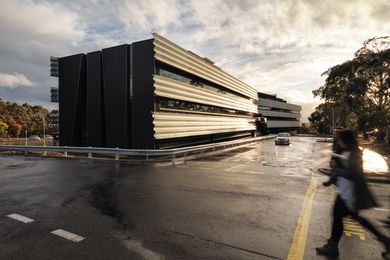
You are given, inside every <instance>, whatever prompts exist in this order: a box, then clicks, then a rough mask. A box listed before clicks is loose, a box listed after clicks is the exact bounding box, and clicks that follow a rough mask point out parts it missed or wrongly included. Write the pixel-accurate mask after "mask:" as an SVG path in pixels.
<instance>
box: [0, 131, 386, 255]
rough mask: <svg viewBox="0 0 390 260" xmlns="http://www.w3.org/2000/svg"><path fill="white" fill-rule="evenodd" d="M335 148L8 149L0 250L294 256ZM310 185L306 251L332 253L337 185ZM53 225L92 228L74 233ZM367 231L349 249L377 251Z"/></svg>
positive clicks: (0, 175) (2, 170) (3, 161)
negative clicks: (180, 151)
mask: <svg viewBox="0 0 390 260" xmlns="http://www.w3.org/2000/svg"><path fill="white" fill-rule="evenodd" d="M369 154H370V153H369ZM330 155H331V144H329V143H319V142H316V140H315V138H298V137H293V138H292V144H291V145H288V146H275V144H274V141H273V140H267V141H263V142H259V143H256V144H252V145H248V146H244V147H239V148H237V149H235V150H228V151H223V152H219V153H216V154H211V155H210V154H209V155H208V156H207V157H203V158H199V159H196V160H191V161H186V162H185V163H176V164H175V165H172V164H171V163H164V164H157V163H156V164H138V163H137V164H136V163H129V162H123V161H119V162H118V161H101V160H87V159H66V160H65V159H54V158H39V157H23V156H0V248H1V250H0V259H53V258H58V259H145V258H146V259H162V258H166V259H286V258H287V256H288V254H289V249H290V247H291V244H292V243H293V237H294V233H295V230H296V228H297V226H299V225H297V223H298V219H300V213H301V209H302V205H303V204H304V201H305V196H306V194H307V190H308V187H310V185H309V184H310V183H313V182H312V180H313V178H314V179H315V180H316V182H317V183H321V182H322V181H324V180H326V179H327V178H328V177H326V176H323V175H320V174H317V171H316V169H318V168H320V167H328V165H329V158H330ZM377 165H378V164H377V163H374V166H377ZM373 191H374V192H375V193H376V194H377V198H378V200H379V202H380V203H381V205H382V206H381V207H382V209H381V210H375V211H373V212H369V214H372V216H374V217H375V218H377V219H381V218H382V219H384V218H385V217H386V216H387V215H386V214H387V212H388V211H387V210H388V209H387V208H385V206H386V205H387V203H388V186H385V185H381V184H376V185H375V186H374V187H373ZM311 194H312V195H313V197H312V199H313V200H312V212H311V217H310V218H309V217H306V218H303V220H302V221H301V222H302V223H304V224H305V225H306V227H307V236H308V237H307V243H306V247H305V248H304V259H323V258H320V257H317V256H316V255H315V250H314V248H315V247H316V246H318V245H319V244H321V243H323V242H324V240H326V238H327V235H328V233H329V228H330V218H329V216H330V214H331V204H332V200H333V194H334V191H333V190H332V188H329V189H325V188H323V187H321V186H315V193H314V186H313V193H311ZM383 205H384V206H383ZM310 207H311V206H310ZM307 208H308V207H307ZM10 214H19V215H21V216H24V217H27V218H31V219H33V220H34V222H31V223H28V224H24V223H22V222H20V224H19V223H18V221H14V220H13V219H10V218H9V217H6V216H7V215H10ZM306 215H307V214H306ZM55 230H63V231H67V232H70V233H72V234H73V235H77V236H80V237H82V238H85V239H84V240H82V241H80V242H79V243H77V244H75V243H70V242H67V241H66V240H64V239H59V238H57V237H54V236H53V235H50V232H52V231H55ZM62 233H63V234H65V233H64V232H62ZM304 233H306V232H304ZM67 234H68V235H69V233H67ZM73 235H69V236H73ZM366 238H367V239H366V240H365V241H364V243H365V246H364V248H356V249H355V247H354V250H350V252H346V253H343V254H344V255H343V256H342V258H343V259H373V258H372V256H374V255H376V254H377V252H378V248H379V245H378V244H377V243H376V242H375V240H373V239H372V238H371V237H370V236H367V237H366ZM354 239H355V238H354V237H353V236H352V237H350V238H348V239H345V240H344V241H343V243H344V244H341V246H342V247H346V248H349V247H352V246H353V245H354V243H355V242H356V241H355V240H354ZM301 248H302V247H301ZM31 256H36V257H31ZM370 257H371V258H370Z"/></svg>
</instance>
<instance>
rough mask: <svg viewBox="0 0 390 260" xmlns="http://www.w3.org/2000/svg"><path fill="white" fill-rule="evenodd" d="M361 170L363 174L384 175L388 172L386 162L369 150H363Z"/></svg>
mask: <svg viewBox="0 0 390 260" xmlns="http://www.w3.org/2000/svg"><path fill="white" fill-rule="evenodd" d="M363 169H364V171H365V172H375V173H379V174H384V173H387V172H388V171H389V167H388V165H387V162H386V160H385V159H384V158H383V157H382V156H381V155H380V154H379V153H376V152H373V151H371V150H369V149H364V150H363Z"/></svg>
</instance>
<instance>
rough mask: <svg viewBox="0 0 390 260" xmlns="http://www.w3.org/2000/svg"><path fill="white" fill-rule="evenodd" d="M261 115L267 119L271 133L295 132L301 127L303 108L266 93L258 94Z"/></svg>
mask: <svg viewBox="0 0 390 260" xmlns="http://www.w3.org/2000/svg"><path fill="white" fill-rule="evenodd" d="M258 109H259V114H260V115H261V116H263V117H265V118H266V119H267V128H268V131H269V132H270V133H278V132H295V131H297V130H298V128H299V127H301V122H300V118H301V110H302V108H301V106H298V105H294V104H290V103H287V101H285V100H283V99H281V98H278V97H276V95H270V94H265V93H261V92H259V93H258Z"/></svg>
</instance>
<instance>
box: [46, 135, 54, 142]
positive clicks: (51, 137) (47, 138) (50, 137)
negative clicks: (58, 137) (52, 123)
mask: <svg viewBox="0 0 390 260" xmlns="http://www.w3.org/2000/svg"><path fill="white" fill-rule="evenodd" d="M45 140H49V141H53V136H51V135H45Z"/></svg>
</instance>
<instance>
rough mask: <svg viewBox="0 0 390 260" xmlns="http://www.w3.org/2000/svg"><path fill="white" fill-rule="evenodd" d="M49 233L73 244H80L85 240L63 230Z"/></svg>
mask: <svg viewBox="0 0 390 260" xmlns="http://www.w3.org/2000/svg"><path fill="white" fill-rule="evenodd" d="M51 233H52V234H53V235H56V236H59V237H62V238H65V239H68V240H70V241H73V242H75V243H78V242H81V241H83V240H84V239H85V238H84V237H81V236H78V235H76V234H73V233H70V232H68V231H66V230H63V229H57V230H54V231H52V232H51Z"/></svg>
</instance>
